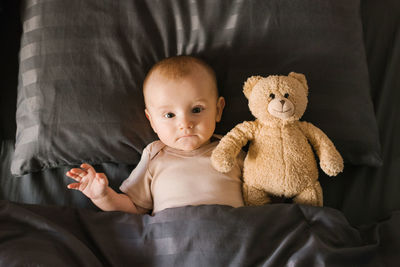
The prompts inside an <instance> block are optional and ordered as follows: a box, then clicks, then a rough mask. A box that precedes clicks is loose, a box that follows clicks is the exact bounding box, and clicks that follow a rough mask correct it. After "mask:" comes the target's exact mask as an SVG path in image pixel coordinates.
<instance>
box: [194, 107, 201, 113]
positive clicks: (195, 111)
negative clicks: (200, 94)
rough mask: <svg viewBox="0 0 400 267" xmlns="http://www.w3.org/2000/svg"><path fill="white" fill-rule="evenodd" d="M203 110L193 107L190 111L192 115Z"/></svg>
mask: <svg viewBox="0 0 400 267" xmlns="http://www.w3.org/2000/svg"><path fill="white" fill-rule="evenodd" d="M202 110H203V109H202V108H201V107H195V108H193V109H192V113H200V112H201V111H202Z"/></svg>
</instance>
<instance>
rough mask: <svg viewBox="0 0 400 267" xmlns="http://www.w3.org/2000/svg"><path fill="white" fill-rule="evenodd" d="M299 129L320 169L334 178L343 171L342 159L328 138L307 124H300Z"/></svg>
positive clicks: (319, 130)
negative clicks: (312, 149) (315, 157)
mask: <svg viewBox="0 0 400 267" xmlns="http://www.w3.org/2000/svg"><path fill="white" fill-rule="evenodd" d="M300 128H301V130H302V132H303V133H304V135H305V136H306V137H307V139H308V141H309V142H310V144H311V145H312V146H313V148H314V150H315V152H316V154H317V156H318V158H319V160H320V166H321V169H322V170H323V171H324V172H325V173H326V174H328V175H329V176H336V175H337V174H338V173H339V172H342V171H343V158H342V156H341V155H340V153H339V152H338V151H337V149H336V148H335V145H334V144H333V143H332V141H331V140H330V139H329V137H328V136H327V135H326V134H325V133H324V132H323V131H322V130H321V129H319V128H317V127H316V126H314V125H313V124H311V123H309V122H300Z"/></svg>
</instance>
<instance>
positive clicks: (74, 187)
mask: <svg viewBox="0 0 400 267" xmlns="http://www.w3.org/2000/svg"><path fill="white" fill-rule="evenodd" d="M80 185H81V184H80V183H72V184H69V185H67V188H68V189H74V190H79V187H80Z"/></svg>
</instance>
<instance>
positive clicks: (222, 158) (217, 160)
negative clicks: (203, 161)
mask: <svg viewBox="0 0 400 267" xmlns="http://www.w3.org/2000/svg"><path fill="white" fill-rule="evenodd" d="M234 164H235V159H234V158H231V157H229V156H228V155H225V154H224V153H220V152H219V151H218V150H214V151H213V153H212V154H211V165H212V166H213V167H214V169H216V170H217V171H219V172H222V173H226V172H229V171H230V170H232V168H233V166H234Z"/></svg>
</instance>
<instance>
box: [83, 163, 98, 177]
mask: <svg viewBox="0 0 400 267" xmlns="http://www.w3.org/2000/svg"><path fill="white" fill-rule="evenodd" d="M81 168H82V169H84V170H85V171H86V172H87V173H88V174H89V175H95V174H96V170H95V169H94V168H93V166H92V165H90V164H87V163H83V164H82V165H81Z"/></svg>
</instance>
